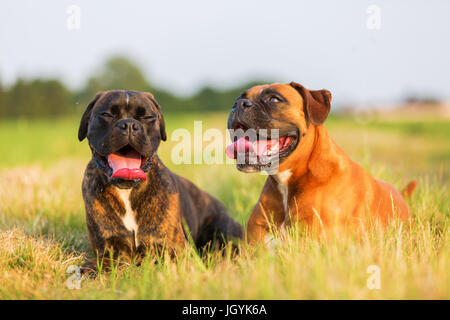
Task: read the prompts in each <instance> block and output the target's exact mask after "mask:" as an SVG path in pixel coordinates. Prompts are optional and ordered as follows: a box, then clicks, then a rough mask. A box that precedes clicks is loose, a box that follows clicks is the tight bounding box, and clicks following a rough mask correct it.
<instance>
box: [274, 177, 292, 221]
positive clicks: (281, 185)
mask: <svg viewBox="0 0 450 320" xmlns="http://www.w3.org/2000/svg"><path fill="white" fill-rule="evenodd" d="M291 175H292V172H291V170H286V171H283V172H279V173H278V174H277V182H278V184H277V187H278V191H280V193H281V197H282V199H283V208H284V213H285V214H287V213H288V195H289V190H288V183H287V182H288V180H289V177H290V176H291Z"/></svg>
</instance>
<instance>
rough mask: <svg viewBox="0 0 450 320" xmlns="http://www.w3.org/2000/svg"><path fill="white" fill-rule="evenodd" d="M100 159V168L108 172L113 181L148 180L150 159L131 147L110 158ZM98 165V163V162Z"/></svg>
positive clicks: (120, 150)
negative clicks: (147, 171)
mask: <svg viewBox="0 0 450 320" xmlns="http://www.w3.org/2000/svg"><path fill="white" fill-rule="evenodd" d="M97 156H98V157H100V160H101V165H100V167H102V168H104V169H106V170H107V172H108V174H109V175H110V178H111V179H114V178H116V179H123V180H142V181H145V180H147V175H146V174H145V172H144V171H145V170H148V167H149V162H150V159H149V158H146V157H144V156H143V155H141V154H140V153H139V152H138V151H136V149H134V148H133V147H132V146H130V145H126V146H125V147H123V148H121V149H119V150H117V151H116V152H114V153H111V154H110V155H109V156H108V157H102V156H99V155H98V154H97ZM97 163H98V161H97Z"/></svg>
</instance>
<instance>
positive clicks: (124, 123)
mask: <svg viewBox="0 0 450 320" xmlns="http://www.w3.org/2000/svg"><path fill="white" fill-rule="evenodd" d="M117 127H118V128H119V130H120V131H121V132H122V133H124V134H125V133H133V134H135V133H138V132H140V131H141V130H142V126H141V124H140V123H139V122H138V121H136V120H133V119H123V120H120V121H119V122H117Z"/></svg>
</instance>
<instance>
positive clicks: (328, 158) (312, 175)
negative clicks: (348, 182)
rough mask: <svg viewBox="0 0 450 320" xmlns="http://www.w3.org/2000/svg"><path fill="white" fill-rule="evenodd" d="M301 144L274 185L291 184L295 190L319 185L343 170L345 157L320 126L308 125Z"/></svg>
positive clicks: (280, 171) (281, 167) (282, 167)
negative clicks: (293, 184)
mask: <svg viewBox="0 0 450 320" xmlns="http://www.w3.org/2000/svg"><path fill="white" fill-rule="evenodd" d="M302 142H303V143H302V144H301V146H299V147H300V148H301V149H300V150H298V154H297V155H295V156H294V157H293V158H294V159H293V161H291V162H290V163H287V164H286V165H285V164H283V165H282V166H280V170H279V173H278V174H277V177H276V179H275V180H276V181H277V182H278V184H284V185H287V186H291V182H293V183H295V184H296V186H292V187H304V186H306V185H310V184H322V183H325V182H326V181H327V180H328V179H329V178H330V177H331V176H332V175H335V174H336V173H338V172H340V171H342V170H343V168H344V166H345V162H346V159H348V157H347V156H346V155H345V153H344V152H343V151H342V149H341V148H339V147H338V146H337V144H336V143H335V142H334V140H333V139H332V138H331V137H330V135H329V133H328V131H327V129H326V128H325V127H324V126H323V125H321V126H313V125H311V126H310V127H309V128H308V132H307V134H306V135H305V136H304V137H303V141H302Z"/></svg>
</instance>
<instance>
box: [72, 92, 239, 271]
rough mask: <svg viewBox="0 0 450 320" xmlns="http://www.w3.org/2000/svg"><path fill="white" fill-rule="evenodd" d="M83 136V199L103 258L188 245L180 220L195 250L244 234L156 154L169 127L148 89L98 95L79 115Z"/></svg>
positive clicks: (214, 202)
mask: <svg viewBox="0 0 450 320" xmlns="http://www.w3.org/2000/svg"><path fill="white" fill-rule="evenodd" d="M86 137H87V138H88V141H89V146H90V147H91V150H92V160H91V161H90V162H89V164H88V165H87V169H86V172H85V175H84V179H83V186H82V189H83V198H84V202H85V207H86V222H87V227H88V232H89V239H90V241H91V244H92V248H93V249H94V252H96V253H97V254H98V256H99V257H100V258H102V257H103V256H104V255H105V257H106V258H108V257H109V254H110V249H111V248H112V249H113V250H112V251H113V254H114V257H117V256H118V255H121V256H125V257H133V256H138V257H142V256H143V255H144V254H145V253H146V251H147V250H149V249H152V248H154V247H155V246H156V247H165V248H168V249H171V250H172V249H176V248H179V247H183V246H184V244H185V242H186V239H187V236H186V234H185V233H184V229H183V225H182V224H183V221H185V222H186V224H187V226H188V228H189V232H190V236H192V239H193V240H194V242H195V244H196V246H198V247H203V246H205V245H206V244H208V243H209V242H210V241H213V240H214V239H215V240H217V242H216V243H220V244H223V241H225V240H231V238H235V237H236V238H240V237H241V236H242V234H243V232H242V228H241V226H240V225H239V224H238V223H237V222H235V221H234V220H233V219H232V218H231V217H230V216H229V215H228V213H227V212H226V210H225V208H224V206H223V205H222V204H221V203H220V202H219V201H217V200H216V199H215V198H213V197H212V196H210V195H209V194H207V193H206V192H204V191H202V190H200V189H198V188H197V187H196V186H195V185H194V184H192V183H191V182H189V181H188V180H186V179H184V178H182V177H180V176H178V175H176V174H174V173H172V172H170V171H169V170H168V169H167V168H166V167H165V166H164V165H163V164H162V162H161V160H160V159H159V158H158V156H157V155H156V150H157V149H158V146H159V143H160V141H161V140H163V141H165V140H166V131H165V126H164V119H163V116H162V113H161V109H160V107H159V105H158V103H157V102H156V101H155V99H154V98H153V96H152V95H151V94H150V93H141V92H134V91H119V90H114V91H107V92H101V93H98V94H97V95H96V97H95V98H94V100H92V101H91V102H90V103H89V105H88V106H87V109H86V111H85V112H84V114H83V117H82V119H81V123H80V128H79V131H78V138H79V140H80V141H82V140H83V139H84V138H86ZM87 266H90V265H89V263H88V265H87Z"/></svg>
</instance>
